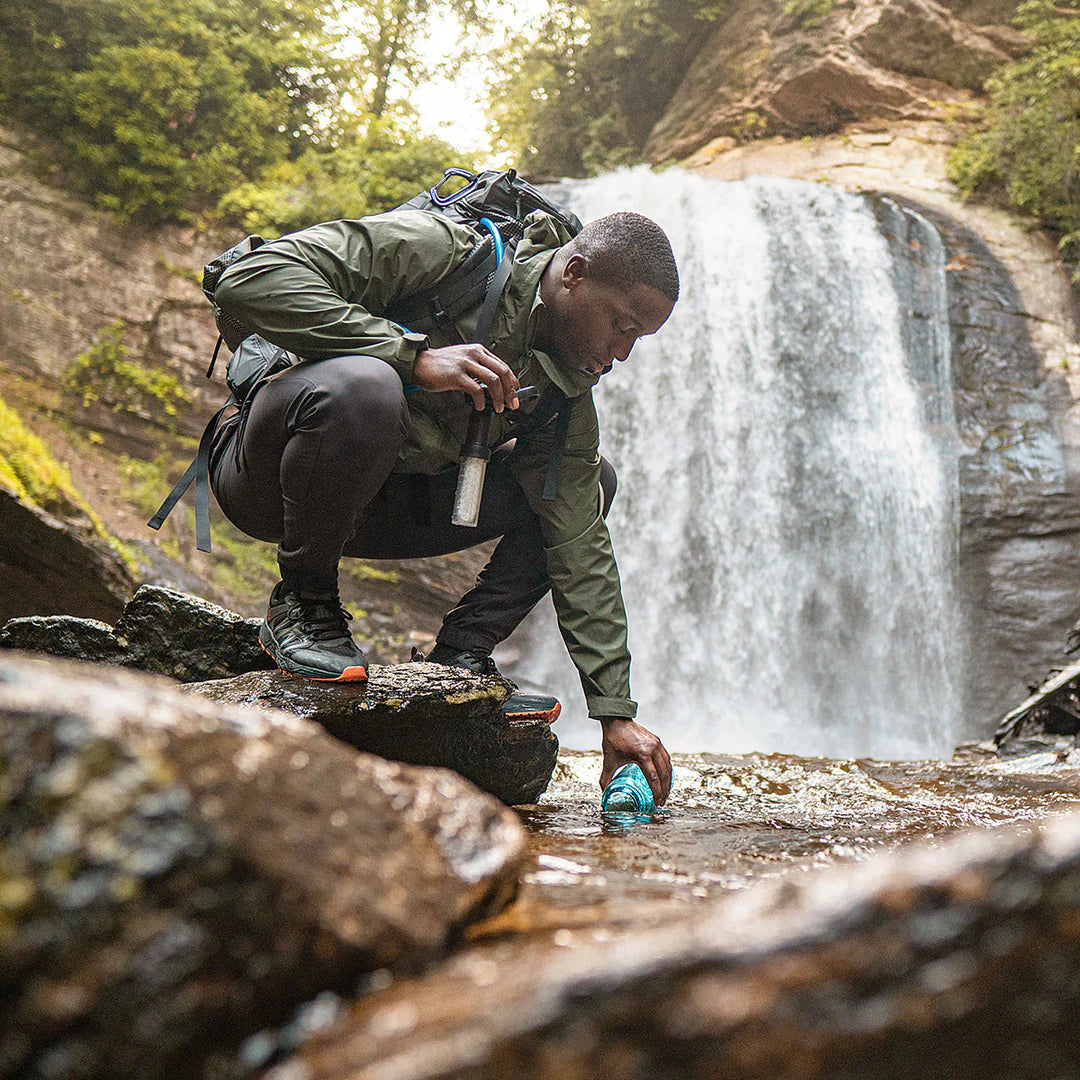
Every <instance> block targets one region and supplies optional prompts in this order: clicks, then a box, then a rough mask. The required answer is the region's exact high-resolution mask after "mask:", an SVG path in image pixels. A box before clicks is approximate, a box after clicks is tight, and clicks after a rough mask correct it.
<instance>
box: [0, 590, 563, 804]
mask: <svg viewBox="0 0 1080 1080" xmlns="http://www.w3.org/2000/svg"><path fill="white" fill-rule="evenodd" d="M258 633H259V620H258V619H245V618H243V617H242V616H240V615H237V614H235V613H234V612H232V611H227V610H226V609H225V608H221V607H218V606H217V605H216V604H212V603H210V602H209V601H207V600H203V599H201V598H200V597H197V596H190V595H188V594H187V593H183V592H178V591H177V590H175V589H168V588H164V587H162V586H158V585H143V586H142V587H141V588H140V589H139V590H138V592H136V593H135V595H134V597H132V599H131V600H129V601H128V603H127V605H126V606H125V608H124V611H123V614H122V615H121V616H120V618H119V619H118V620H117V623H116V626H115V627H113V626H108V625H106V624H105V623H101V622H95V621H94V620H91V619H76V618H71V617H68V616H51V617H39V618H24V619H12V620H11V621H10V622H9V623H7V625H6V626H4V627H3V628H2V629H0V648H9V649H31V650H35V651H38V652H44V653H49V654H50V655H52V656H60V657H66V658H70V659H82V660H93V661H96V662H98V663H105V664H117V665H120V666H124V667H134V668H138V669H140V670H142V671H149V672H152V673H154V674H157V675H168V676H170V677H171V678H174V679H178V680H179V681H180V682H184V683H195V684H197V685H195V686H193V687H192V689H193V690H194V691H195V692H197V693H199V694H202V695H203V696H204V697H208V698H210V699H212V700H214V701H218V702H221V703H223V704H232V705H257V706H260V707H269V708H279V709H283V710H285V711H286V712H289V713H291V714H292V715H294V716H300V717H303V718H304V719H307V720H314V721H316V722H318V723H320V724H322V725H323V727H325V728H326V729H327V731H329V732H330V733H331V734H332V735H336V736H337V737H338V738H339V739H342V740H343V741H345V742H347V743H348V744H349V745H350V746H353V747H355V748H356V749H357V750H365V751H367V752H369V753H372V754H378V755H379V756H380V757H385V758H390V759H391V760H393V761H403V762H406V763H407V764H411V765H433V766H438V767H444V768H449V769H453V770H454V771H455V772H458V773H460V774H461V775H462V776H464V777H466V778H467V779H469V780H471V781H472V782H473V783H474V784H476V785H477V786H478V787H480V788H482V789H483V790H484V791H487V792H490V793H491V794H492V795H495V796H496V798H499V799H501V800H502V801H503V802H504V803H506V804H508V805H511V806H513V805H516V804H519V803H534V802H536V800H537V799H539V798H540V795H541V793H542V792H543V791H544V789H545V788H546V787H547V785H548V783H549V782H550V780H551V774H552V772H553V771H554V769H555V761H556V757H557V755H558V750H559V741H558V739H557V738H556V737H555V734H554V733H553V732H552V730H551V727H550V725H549V724H547V723H544V722H530V721H515V722H513V723H511V722H510V721H509V720H508V719H507V717H506V714H505V712H504V711H503V708H502V706H503V702H504V701H505V700H506V698H507V697H508V696H509V694H510V685H509V683H507V682H505V681H504V680H502V679H499V678H488V677H483V676H479V675H474V674H472V673H471V672H468V671H463V670H459V669H453V668H446V667H442V666H440V665H438V664H399V665H397V666H395V667H378V666H375V665H372V667H371V669H370V670H371V681H370V683H369V684H368V685H367V686H366V687H355V686H348V685H344V686H342V685H327V684H323V683H317V682H310V681H307V680H304V679H294V678H290V677H289V676H287V675H283V674H281V673H280V672H277V671H276V670H268V669H273V667H274V665H273V663H272V661H271V660H270V658H269V657H268V656H267V655H266V653H264V652H263V651H262V648H261V647H260V645H259V637H258ZM253 672H258V673H259V674H251V673H253ZM232 676H243V677H241V678H231V677H232Z"/></svg>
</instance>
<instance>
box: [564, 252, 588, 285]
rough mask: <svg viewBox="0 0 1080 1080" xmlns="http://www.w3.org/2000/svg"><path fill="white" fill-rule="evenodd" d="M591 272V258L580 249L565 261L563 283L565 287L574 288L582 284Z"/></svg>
mask: <svg viewBox="0 0 1080 1080" xmlns="http://www.w3.org/2000/svg"><path fill="white" fill-rule="evenodd" d="M588 273H589V260H588V259H587V258H586V257H585V256H584V255H582V254H581V252H579V251H575V252H574V253H573V254H572V255H570V257H569V258H568V259H567V260H566V262H565V263H563V268H562V285H563V288H564V289H574V288H577V286H578V285H580V284H581V283H582V282H583V281H584V280H585V278H586V277H588Z"/></svg>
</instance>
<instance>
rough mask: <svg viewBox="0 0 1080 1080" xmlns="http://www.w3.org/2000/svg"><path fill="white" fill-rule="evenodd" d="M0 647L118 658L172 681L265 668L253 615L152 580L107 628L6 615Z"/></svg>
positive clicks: (109, 660)
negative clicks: (248, 616)
mask: <svg viewBox="0 0 1080 1080" xmlns="http://www.w3.org/2000/svg"><path fill="white" fill-rule="evenodd" d="M0 648H8V649H29V650H33V651H35V652H45V653H49V654H50V655H52V656H59V657H64V658H67V659H73V660H93V661H97V662H99V663H107V664H122V665H124V666H125V667H134V668H139V669H140V670H142V671H149V672H152V673H153V674H155V675H168V676H169V677H170V678H174V679H178V680H179V681H180V682H198V681H200V680H204V679H222V678H226V677H228V676H230V675H238V674H242V673H243V672H246V671H260V670H266V669H269V668H271V667H273V664H272V662H271V661H270V658H269V657H268V656H267V655H266V653H264V652H263V650H262V649H261V648H260V646H259V620H258V619H245V618H243V617H242V616H240V615H237V614H236V613H235V612H232V611H227V610H226V609H225V608H222V607H218V605H217V604H212V603H210V602H209V601H208V600H203V599H201V598H200V597H198V596H191V595H190V594H188V593H183V592H179V591H177V590H175V589H167V588H164V587H162V586H159V585H143V586H141V587H140V588H139V590H138V591H137V592H136V593H135V595H134V596H133V597H132V598H131V600H129V601H128V603H127V604H126V605H125V606H124V609H123V611H122V613H121V614H120V617H119V619H118V620H117V623H116V627H115V629H114V628H112V627H109V626H105V625H104V624H102V623H100V622H94V621H92V620H87V619H77V618H72V617H44V618H42V617H29V618H24V619H12V620H10V621H9V622H8V623H7V624H6V625H5V626H4V627H3V629H0Z"/></svg>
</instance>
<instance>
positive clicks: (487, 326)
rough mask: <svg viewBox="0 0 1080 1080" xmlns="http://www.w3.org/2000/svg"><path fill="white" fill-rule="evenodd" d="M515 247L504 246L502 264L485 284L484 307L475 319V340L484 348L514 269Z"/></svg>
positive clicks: (511, 245)
mask: <svg viewBox="0 0 1080 1080" xmlns="http://www.w3.org/2000/svg"><path fill="white" fill-rule="evenodd" d="M516 247H517V245H516V244H507V245H506V248H505V250H504V251H503V258H502V262H501V263H499V266H498V269H497V270H496V271H495V273H494V275H493V276H492V278H491V280H490V282H488V283H487V286H486V288H487V294H486V295H485V296H484V306H483V307H482V308H481V309H480V314H479V315H478V316H477V318H476V340H477V341H478V342H479V343H480V344H481V345H483V346H485V347H486V346H487V345H489V344H490V343H491V329H492V327H493V326H494V325H495V313H496V312H497V311H498V310H499V302H500V301H501V300H502V294H503V290H504V289H505V288H506V283H507V281H509V280H510V271H511V270H512V269H513V268H514V251H515V249H516Z"/></svg>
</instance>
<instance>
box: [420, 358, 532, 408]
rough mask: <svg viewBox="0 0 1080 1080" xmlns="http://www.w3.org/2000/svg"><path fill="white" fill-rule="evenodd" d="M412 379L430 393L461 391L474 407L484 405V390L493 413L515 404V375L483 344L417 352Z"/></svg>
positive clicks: (515, 405) (517, 385)
mask: <svg viewBox="0 0 1080 1080" xmlns="http://www.w3.org/2000/svg"><path fill="white" fill-rule="evenodd" d="M413 382H414V383H415V384H416V385H417V386H419V387H420V389H421V390H428V391H431V392H433V393H438V392H440V391H443V390H464V391H465V393H466V394H468V395H469V396H470V397H471V398H472V399H473V404H474V405H475V406H476V408H477V409H482V408H483V407H484V390H485V389H486V390H487V392H488V394H489V395H490V397H491V404H492V406H493V407H494V409H495V411H496V412H502V411H503V409H504V408H510V409H516V408H517V407H518V400H517V391H518V387H519V385H520V384H519V383H518V377H517V376H516V375H515V374H514V373H513V371H511V370H510V367H509V365H507V364H504V363H503V362H502V361H501V360H500V359H499V358H498V357H497V356H496V355H495V354H494V353H493V352H489V351H488V350H487V349H485V348H484V346H483V345H475V344H473V345H447V346H446V347H445V348H442V349H424V350H423V351H422V352H418V353H417V354H416V362H415V363H414V365H413Z"/></svg>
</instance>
